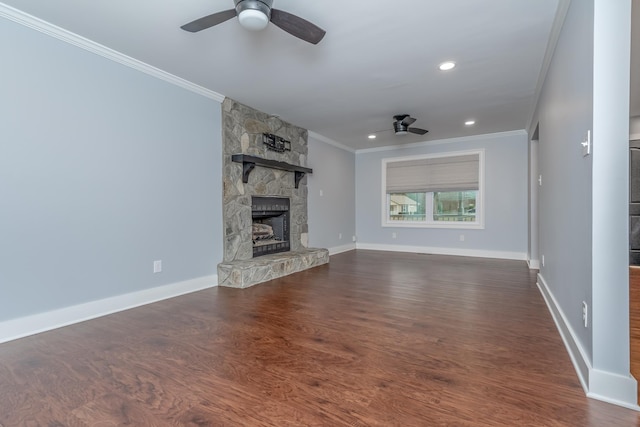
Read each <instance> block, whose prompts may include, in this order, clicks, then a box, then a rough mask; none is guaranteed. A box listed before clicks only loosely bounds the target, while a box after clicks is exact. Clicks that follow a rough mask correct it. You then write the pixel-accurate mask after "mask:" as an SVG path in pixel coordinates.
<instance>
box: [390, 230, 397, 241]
mask: <svg viewBox="0 0 640 427" xmlns="http://www.w3.org/2000/svg"><path fill="white" fill-rule="evenodd" d="M396 237H398V235H397V234H396V232H395V231H394V232H393V233H391V238H392V239H395V238H396Z"/></svg>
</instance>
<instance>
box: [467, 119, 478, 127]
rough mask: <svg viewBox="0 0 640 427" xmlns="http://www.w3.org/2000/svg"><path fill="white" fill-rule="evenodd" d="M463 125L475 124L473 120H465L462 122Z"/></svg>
mask: <svg viewBox="0 0 640 427" xmlns="http://www.w3.org/2000/svg"><path fill="white" fill-rule="evenodd" d="M464 124H465V126H473V125H475V124H476V121H475V120H467V121H466V122H464Z"/></svg>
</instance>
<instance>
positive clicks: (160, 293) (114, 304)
mask: <svg viewBox="0 0 640 427" xmlns="http://www.w3.org/2000/svg"><path fill="white" fill-rule="evenodd" d="M215 286H218V276H217V275H211V276H205V277H199V278H197V279H191V280H185V281H183V282H177V283H172V284H169V285H164V286H158V287H155V288H151V289H145V290H142V291H137V292H131V293H128V294H124V295H118V296H114V297H109V298H104V299H101V300H96V301H90V302H87V303H84V304H78V305H73V306H70V307H65V308H61V309H58V310H52V311H48V312H45V313H38V314H33V315H30V316H25V317H20V318H17V319H11V320H7V321H4V322H0V343H3V342H7V341H12V340H16V339H18V338H23V337H26V336H29V335H35V334H39V333H41V332H46V331H50V330H52V329H57V328H61V327H63V326H68V325H72V324H74V323H80V322H84V321H85V320H90V319H95V318H97V317H102V316H106V315H108V314H113V313H117V312H119V311H124V310H128V309H130V308H135V307H139V306H141V305H145V304H151V303H153V302H157V301H161V300H164V299H168V298H173V297H177V296H180V295H184V294H188V293H191V292H196V291H200V290H203V289H207V288H212V287H215Z"/></svg>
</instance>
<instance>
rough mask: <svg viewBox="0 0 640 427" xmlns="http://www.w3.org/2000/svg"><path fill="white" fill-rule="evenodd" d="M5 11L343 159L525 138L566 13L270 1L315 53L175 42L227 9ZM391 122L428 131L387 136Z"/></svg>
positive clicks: (532, 6) (259, 40)
mask: <svg viewBox="0 0 640 427" xmlns="http://www.w3.org/2000/svg"><path fill="white" fill-rule="evenodd" d="M2 1H3V2H4V3H5V4H6V5H9V6H11V7H14V8H16V9H19V10H21V11H24V12H26V13H28V14H30V15H33V16H35V17H37V18H40V19H42V20H44V21H47V22H49V23H52V24H54V25H57V26H59V27H62V28H64V29H66V30H69V31H71V32H73V33H75V34H78V35H80V36H83V37H85V38H87V39H89V40H92V41H94V42H97V43H99V44H102V45H105V46H107V47H109V48H111V49H114V50H116V51H118V52H121V53H123V54H125V55H128V56H130V57H133V58H136V59H138V60H140V61H143V62H145V63H148V64H150V65H153V66H155V67H157V68H159V69H161V70H164V71H166V72H169V73H171V74H174V75H176V76H178V77H181V78H184V79H186V80H188V81H190V82H193V83H195V84H197V85H200V86H203V87H205V88H207V89H210V90H212V91H215V92H217V93H219V94H221V95H224V96H228V97H230V98H233V99H236V100H238V101H240V102H242V103H245V104H247V105H249V106H251V107H254V108H256V109H259V110H261V111H264V112H266V113H270V114H274V115H279V116H281V118H282V119H284V120H286V121H288V122H290V123H292V124H294V125H297V126H300V127H303V128H306V129H309V130H310V131H313V132H315V133H317V134H319V135H322V136H324V137H326V138H329V139H331V140H333V141H335V142H338V143H340V144H343V145H345V146H348V147H351V148H353V149H364V148H372V147H379V146H387V145H398V144H402V143H410V142H418V141H425V140H436V139H444V138H452V137H461V136H466V135H475V134H486V133H493V132H504V131H512V130H519V129H524V128H525V127H526V126H527V121H528V120H529V119H530V116H531V113H532V109H533V106H534V102H535V99H534V98H535V93H536V85H537V84H538V79H539V76H540V72H541V69H542V64H543V61H544V58H545V52H546V49H547V44H548V42H549V39H550V36H551V34H552V27H553V22H554V18H555V15H556V11H557V10H558V5H559V4H560V3H562V2H563V0H482V1H479V0H446V1H443V0H404V1H401V2H397V1H383V0H368V1H344V0H324V1H299V0H275V1H274V5H273V7H274V8H277V9H281V10H284V11H287V12H290V13H293V14H296V15H299V16H300V17H303V18H305V19H307V20H309V21H311V22H313V23H315V24H316V25H318V26H320V27H321V28H323V29H325V30H326V31H327V35H326V36H325V38H324V40H322V41H321V42H320V43H319V44H318V45H315V46H314V45H311V44H308V43H306V42H303V41H301V40H298V39H296V38H294V37H293V36H291V35H289V34H287V33H285V32H284V31H282V30H280V29H279V28H277V27H275V26H274V25H270V26H269V27H268V28H267V29H266V30H264V31H263V32H260V33H252V32H248V31H246V30H244V29H243V28H241V27H240V25H239V24H238V22H237V20H236V19H232V20H230V21H227V22H225V23H223V24H220V25H218V26H216V27H213V28H210V29H208V30H204V31H201V32H199V33H188V32H185V31H183V30H181V29H180V26H181V25H183V24H185V23H187V22H190V21H192V20H194V19H197V18H199V17H202V16H204V15H208V14H211V13H214V12H218V11H222V10H225V9H230V8H232V7H233V0H165V1H162V2H158V1H157V0H136V1H131V0H91V1H87V0H56V1H52V0H48V1H43V0H2ZM564 1H566V0H564ZM444 60H454V61H456V62H457V64H458V66H457V67H456V68H455V69H454V70H453V71H450V72H448V73H444V72H441V71H439V70H438V64H439V63H440V62H442V61H444ZM401 113H407V114H411V115H412V116H413V117H415V118H417V119H418V120H417V121H416V123H415V124H414V126H416V127H421V128H425V129H429V131H430V132H429V133H428V134H427V135H425V136H417V135H406V136H395V135H394V134H393V132H391V131H390V130H391V128H392V116H393V115H395V114H401ZM468 119H475V120H476V121H477V124H476V125H475V126H474V127H465V126H464V121H465V120H468ZM383 130H384V131H385V132H383V133H381V134H379V137H378V138H377V139H376V140H374V141H372V140H369V139H367V135H368V134H369V133H372V132H374V131H383Z"/></svg>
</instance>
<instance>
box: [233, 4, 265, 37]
mask: <svg viewBox="0 0 640 427" xmlns="http://www.w3.org/2000/svg"><path fill="white" fill-rule="evenodd" d="M235 2H236V13H237V14H238V21H239V22H240V25H242V27H243V28H245V29H247V30H250V31H261V30H264V29H265V28H267V25H269V20H270V19H271V4H272V3H273V0H267V1H259V0H235Z"/></svg>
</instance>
